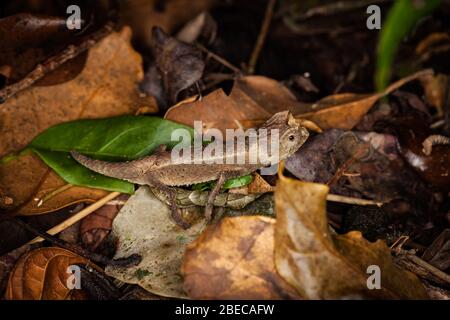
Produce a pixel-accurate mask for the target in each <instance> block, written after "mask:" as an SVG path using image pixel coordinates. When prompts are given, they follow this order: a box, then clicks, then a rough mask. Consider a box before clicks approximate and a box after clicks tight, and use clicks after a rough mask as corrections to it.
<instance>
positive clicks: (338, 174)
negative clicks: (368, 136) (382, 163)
mask: <svg viewBox="0 0 450 320" xmlns="http://www.w3.org/2000/svg"><path fill="white" fill-rule="evenodd" d="M368 148H369V147H368V146H367V145H366V144H363V145H361V146H360V147H359V148H358V149H357V150H356V152H355V153H354V154H353V155H352V156H351V157H350V158H349V159H347V160H346V161H345V162H344V163H343V164H342V165H341V167H340V168H338V170H337V171H336V173H335V174H334V176H332V177H331V178H330V180H328V182H327V185H328V186H332V185H334V184H335V183H336V182H338V181H339V179H340V178H341V177H342V176H343V175H344V173H345V171H346V170H347V169H348V168H349V167H350V166H351V165H352V164H353V163H354V162H355V161H356V160H358V159H360V158H361V157H362V156H363V155H364V154H365V153H366V152H367V151H368Z"/></svg>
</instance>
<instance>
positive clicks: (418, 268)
mask: <svg viewBox="0 0 450 320" xmlns="http://www.w3.org/2000/svg"><path fill="white" fill-rule="evenodd" d="M392 252H393V253H394V254H395V255H396V262H397V263H398V264H400V265H402V266H403V267H405V268H407V269H408V270H410V271H411V272H414V273H415V274H417V275H418V276H419V277H421V278H424V279H427V280H429V281H432V282H435V283H438V284H441V285H444V286H446V287H447V288H448V287H450V275H448V274H446V273H445V272H443V271H441V270H439V269H438V268H436V267H435V266H432V265H431V264H429V263H428V262H426V261H425V260H423V259H421V258H419V257H418V256H416V255H415V254H412V253H410V252H408V251H406V250H403V249H399V248H398V247H396V248H394V249H393V250H392Z"/></svg>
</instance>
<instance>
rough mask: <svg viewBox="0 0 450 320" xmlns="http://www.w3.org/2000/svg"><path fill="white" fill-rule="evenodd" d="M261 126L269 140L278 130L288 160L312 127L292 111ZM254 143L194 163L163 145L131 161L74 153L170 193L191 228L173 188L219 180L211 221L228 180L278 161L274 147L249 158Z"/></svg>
mask: <svg viewBox="0 0 450 320" xmlns="http://www.w3.org/2000/svg"><path fill="white" fill-rule="evenodd" d="M259 129H267V130H266V132H267V133H264V130H258V131H257V132H258V137H260V136H261V135H262V134H265V137H267V140H268V141H270V140H271V139H270V138H271V134H272V132H273V131H271V129H277V130H278V135H279V145H278V152H279V154H278V159H277V160H278V161H281V160H284V159H286V158H287V157H289V156H290V155H292V154H293V153H295V152H296V151H297V150H298V149H299V148H300V147H301V146H302V145H303V143H304V142H305V141H306V139H307V138H308V136H309V133H308V130H307V129H306V128H305V127H303V126H302V125H301V122H299V121H298V120H296V119H295V118H294V117H293V116H292V114H291V113H290V112H288V111H283V112H279V113H276V114H275V115H273V116H272V117H271V118H270V119H269V120H267V121H266V122H265V123H264V124H263V125H262V126H261V127H259ZM221 143H223V144H224V145H223V150H224V151H225V150H226V146H225V142H221ZM251 146H252V144H251V142H249V139H245V148H241V149H239V148H235V149H234V150H233V151H232V152H231V153H227V152H223V154H222V153H217V155H216V154H215V153H212V154H210V155H207V156H203V161H202V162H201V163H200V164H199V163H197V164H196V163H194V162H193V161H192V159H193V158H191V157H189V159H187V161H182V162H180V161H173V158H172V157H171V151H168V150H166V147H165V146H164V145H161V146H160V148H159V149H158V150H157V151H156V152H155V153H153V154H152V155H150V156H146V157H144V158H141V159H137V160H133V161H127V162H107V161H101V160H95V159H91V158H88V157H86V156H84V155H81V154H80V153H78V152H75V151H72V152H71V155H72V156H73V157H74V159H75V160H76V161H78V162H79V163H81V164H82V165H83V166H85V167H87V168H89V169H91V170H92V171H95V172H98V173H101V174H103V175H106V176H109V177H114V178H118V179H123V180H127V181H129V182H132V183H136V184H141V185H149V186H151V187H153V188H159V189H160V190H161V191H163V192H165V193H167V194H168V195H169V199H170V203H171V211H172V217H173V219H174V220H175V221H176V223H177V224H178V225H179V226H181V227H182V228H189V224H188V223H186V222H185V221H184V220H183V219H182V218H181V214H180V212H179V210H178V207H177V204H176V201H175V197H176V191H175V189H174V188H172V187H175V186H186V185H192V184H196V183H202V182H208V181H214V180H216V184H215V186H214V188H213V190H212V191H211V192H210V193H209V196H208V200H207V203H206V206H205V216H206V218H207V219H208V220H209V219H210V218H211V216H212V209H213V203H214V199H215V197H216V195H217V194H218V193H219V192H220V190H221V188H222V186H223V183H224V182H225V181H226V180H227V179H231V178H236V177H239V176H243V175H247V174H250V173H252V172H254V171H256V170H257V169H261V168H263V167H266V166H269V165H273V164H276V162H275V163H274V160H273V158H271V156H272V154H271V152H270V150H271V149H270V148H268V149H269V152H267V155H266V157H264V156H262V157H261V156H259V157H256V158H257V161H256V162H251V161H249V159H251V158H252V157H251V152H252V148H251ZM190 148H191V149H190V150H193V147H190ZM205 148H206V147H205ZM253 151H254V150H253ZM191 154H193V152H191ZM239 156H240V157H242V158H241V159H245V161H244V162H243V163H241V164H236V161H235V162H234V163H233V164H227V162H228V163H229V161H227V159H228V160H230V158H233V159H237V157H239ZM219 157H220V158H219ZM253 158H254V157H253ZM278 161H277V162H278ZM217 162H221V163H217Z"/></svg>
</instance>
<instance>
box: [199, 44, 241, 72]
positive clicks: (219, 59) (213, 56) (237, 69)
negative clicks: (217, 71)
mask: <svg viewBox="0 0 450 320" xmlns="http://www.w3.org/2000/svg"><path fill="white" fill-rule="evenodd" d="M196 46H197V48H199V49H200V50H202V51H203V52H204V53H206V54H207V55H208V56H210V57H211V58H213V59H214V60H216V61H217V62H219V63H221V64H223V65H224V66H225V67H227V68H228V69H230V70H232V71H233V72H235V73H238V74H241V73H242V71H241V69H239V68H238V67H236V66H234V65H233V64H232V63H230V62H229V61H227V60H225V59H224V58H222V57H221V56H219V55H217V54H215V53H214V52H212V51H210V50H208V49H207V48H205V47H204V46H203V45H201V44H200V43H196Z"/></svg>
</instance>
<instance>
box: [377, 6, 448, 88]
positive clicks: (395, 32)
mask: <svg viewBox="0 0 450 320" xmlns="http://www.w3.org/2000/svg"><path fill="white" fill-rule="evenodd" d="M415 2H417V3H419V4H415ZM440 2H441V1H440V0H426V1H420V2H419V1H412V0H397V1H396V2H395V3H394V5H393V6H392V8H391V10H390V11H389V14H388V16H387V19H386V22H385V23H384V25H383V27H382V29H381V34H380V39H379V42H378V50H377V69H376V74H375V85H376V87H377V90H378V91H380V92H381V91H382V90H383V89H385V88H386V86H387V85H388V83H389V81H390V77H391V69H392V65H393V62H394V58H395V54H396V52H397V50H398V48H399V46H400V43H401V42H402V40H403V38H404V37H405V36H406V35H407V34H408V32H409V31H410V30H411V29H412V28H413V27H414V25H415V24H416V23H417V22H418V21H419V20H420V19H421V18H422V17H425V16H427V15H429V14H430V13H431V12H432V11H433V10H434V9H435V8H437V7H438V6H439V4H440Z"/></svg>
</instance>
